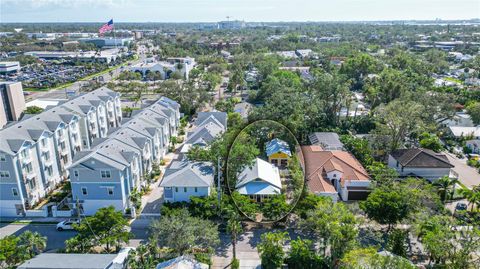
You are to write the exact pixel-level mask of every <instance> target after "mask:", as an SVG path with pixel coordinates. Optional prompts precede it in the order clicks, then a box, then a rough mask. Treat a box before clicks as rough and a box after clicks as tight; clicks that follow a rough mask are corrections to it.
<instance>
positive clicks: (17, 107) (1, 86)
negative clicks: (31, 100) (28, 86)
mask: <svg viewBox="0 0 480 269" xmlns="http://www.w3.org/2000/svg"><path fill="white" fill-rule="evenodd" d="M24 110H25V98H24V97H23V87H22V83H21V82H11V81H10V82H5V81H3V82H0V128H2V127H3V126H5V125H6V124H7V122H10V121H17V120H19V119H20V118H21V117H22V115H23V111H24Z"/></svg>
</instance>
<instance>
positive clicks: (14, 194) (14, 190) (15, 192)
mask: <svg viewBox="0 0 480 269" xmlns="http://www.w3.org/2000/svg"><path fill="white" fill-rule="evenodd" d="M12 194H13V196H18V190H17V189H15V188H13V189H12Z"/></svg>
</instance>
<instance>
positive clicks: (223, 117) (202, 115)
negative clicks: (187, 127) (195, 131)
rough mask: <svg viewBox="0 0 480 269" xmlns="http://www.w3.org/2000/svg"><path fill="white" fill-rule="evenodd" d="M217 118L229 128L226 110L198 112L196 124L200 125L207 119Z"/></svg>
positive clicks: (224, 126) (225, 127)
mask: <svg viewBox="0 0 480 269" xmlns="http://www.w3.org/2000/svg"><path fill="white" fill-rule="evenodd" d="M212 118H215V119H216V120H217V121H218V122H219V123H220V124H221V125H223V128H224V129H227V118H228V116H227V113H225V112H198V115H197V119H196V120H195V123H194V125H195V126H200V125H203V124H204V123H205V121H206V120H208V119H212Z"/></svg>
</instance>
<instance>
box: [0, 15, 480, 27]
mask: <svg viewBox="0 0 480 269" xmlns="http://www.w3.org/2000/svg"><path fill="white" fill-rule="evenodd" d="M113 21H114V22H116V23H185V24H191V23H218V22H224V21H227V20H221V21H115V18H113ZM230 21H243V22H245V23H331V22H336V23H339V22H349V23H350V22H406V21H423V22H449V21H478V22H479V23H480V17H479V18H470V19H445V20H444V19H441V18H435V19H391V20H386V19H379V20H319V21H312V20H305V21H299V20H290V21H246V20H241V19H235V20H230ZM103 22H105V21H57V22H55V21H7V22H0V26H1V25H2V24H13V23H103Z"/></svg>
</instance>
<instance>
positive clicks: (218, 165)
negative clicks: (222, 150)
mask: <svg viewBox="0 0 480 269" xmlns="http://www.w3.org/2000/svg"><path fill="white" fill-rule="evenodd" d="M221 176H222V170H221V168H220V156H218V159H217V197H218V208H219V209H220V204H221V200H222V189H221V188H220V177H221Z"/></svg>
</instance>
